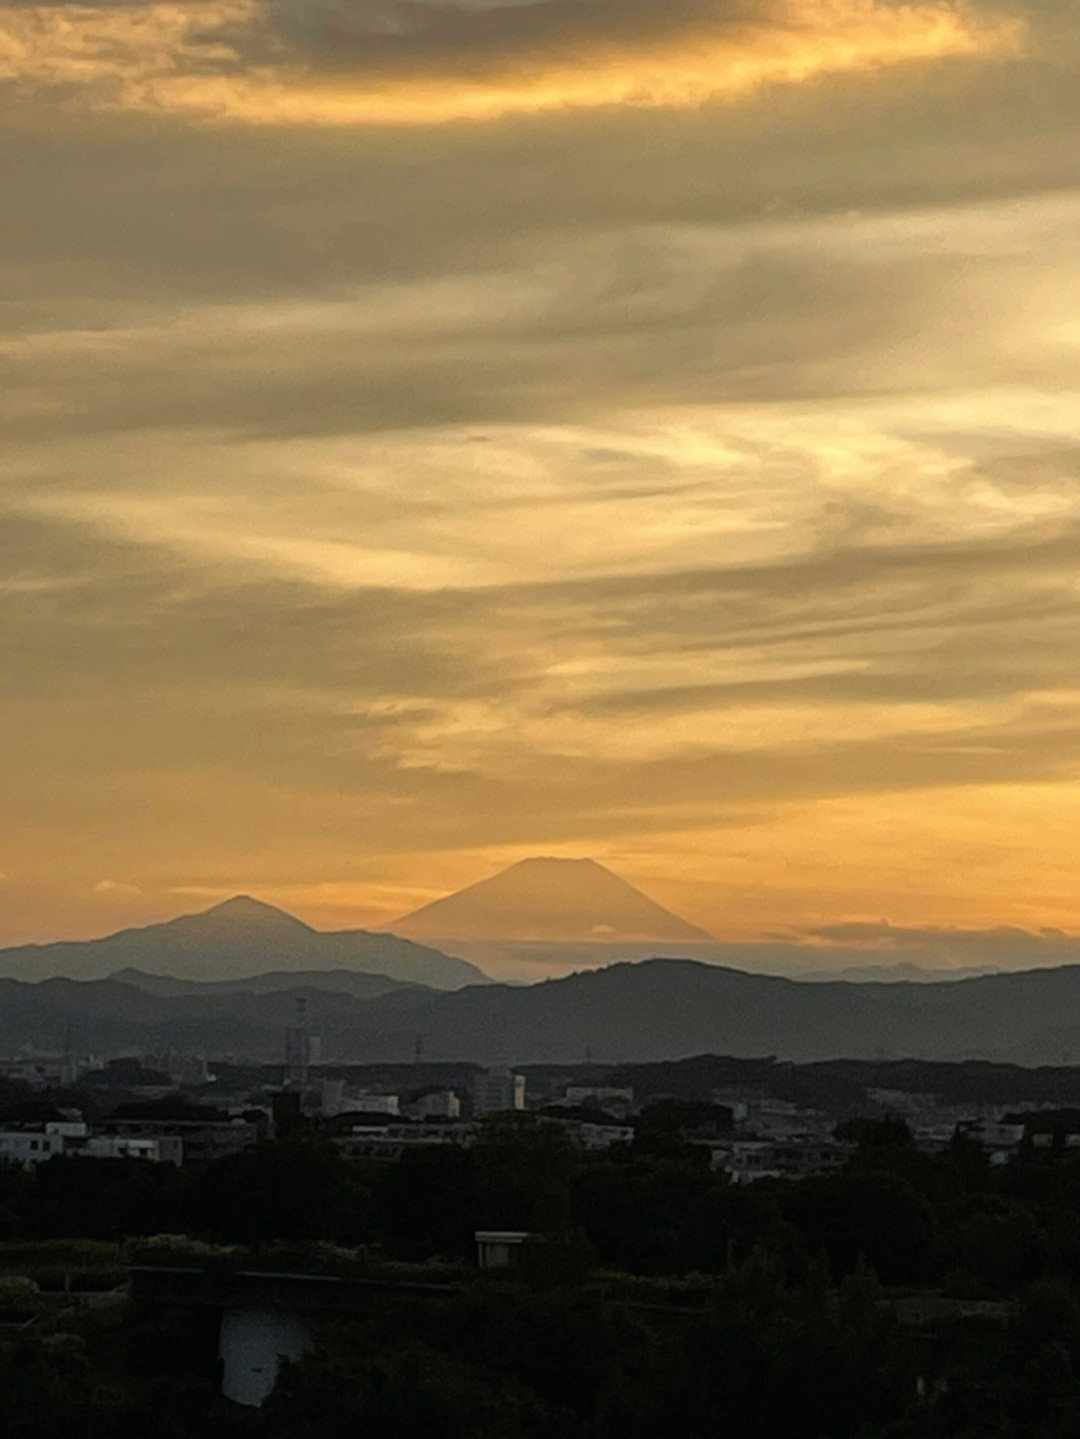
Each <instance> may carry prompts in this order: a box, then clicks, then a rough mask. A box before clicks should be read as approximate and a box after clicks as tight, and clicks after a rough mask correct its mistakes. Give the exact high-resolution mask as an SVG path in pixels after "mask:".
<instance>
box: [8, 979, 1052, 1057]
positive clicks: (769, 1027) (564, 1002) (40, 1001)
mask: <svg viewBox="0 0 1080 1439" xmlns="http://www.w3.org/2000/svg"><path fill="white" fill-rule="evenodd" d="M309 979H311V980H315V983H314V984H312V983H308V982H307V981H308V980H309ZM278 985H280V986H281V987H280V988H267V986H278ZM168 988H169V989H170V992H167V993H162V992H161V984H160V983H159V982H157V981H154V983H153V984H152V985H150V986H148V985H147V983H146V976H144V975H135V976H131V975H129V976H128V977H127V979H126V980H121V979H119V978H117V977H114V978H111V979H105V980H94V981H84V982H76V981H72V980H65V979H52V980H47V981H44V982H42V983H39V984H24V983H20V982H18V981H15V980H10V979H7V980H0V1052H9V1053H10V1052H12V1051H13V1050H14V1049H16V1048H17V1047H19V1046H21V1045H22V1044H24V1043H26V1042H30V1043H32V1044H34V1045H35V1046H37V1047H39V1048H44V1049H53V1050H55V1049H57V1048H58V1046H59V1044H60V1043H61V1039H62V1036H63V1034H64V1032H65V1029H66V1027H67V1025H68V1024H69V1023H70V1024H71V1025H73V1027H74V1031H75V1042H76V1048H77V1049H78V1050H79V1051H80V1052H87V1051H92V1052H97V1053H110V1052H111V1053H117V1052H123V1051H127V1052H130V1051H140V1050H141V1051H144V1052H150V1053H153V1052H159V1051H161V1050H163V1049H179V1050H188V1051H192V1050H193V1051H196V1052H203V1053H207V1054H209V1055H211V1056H214V1055H217V1056H221V1055H224V1054H236V1055H247V1056H250V1057H252V1058H262V1059H266V1060H280V1059H281V1057H282V1054H283V1050H284V1029H285V1026H286V1025H288V1024H290V1023H291V1022H292V1021H293V1016H294V1014H295V1006H296V999H297V998H298V997H299V996H300V995H302V996H303V997H304V999H305V1001H306V1004H307V1014H308V1020H309V1024H310V1027H311V1031H312V1032H313V1033H315V1034H319V1035H320V1036H321V1038H322V1040H323V1052H324V1056H325V1057H326V1058H327V1059H337V1060H342V1061H350V1060H351V1061H381V1062H400V1061H404V1060H408V1059H410V1058H411V1057H412V1056H413V1054H414V1053H415V1051H416V1048H417V1046H418V1045H419V1047H420V1049H421V1051H422V1053H423V1056H424V1058H425V1060H430V1061H434V1060H471V1061H474V1062H477V1063H481V1064H500V1063H528V1062H534V1063H540V1062H550V1063H572V1062H579V1061H581V1060H582V1059H583V1058H584V1057H585V1056H586V1055H589V1056H591V1057H592V1058H593V1059H595V1060H598V1061H607V1062H612V1063H614V1062H620V1061H625V1062H630V1061H638V1062H644V1061H649V1060H657V1059H677V1058H684V1057H688V1056H692V1055H696V1054H706V1053H712V1054H726V1055H732V1056H742V1057H748V1058H749V1057H763V1056H768V1055H774V1056H776V1057H777V1058H779V1059H789V1060H797V1061H812V1060H822V1059H831V1058H841V1057H842V1058H849V1059H890V1058H916V1059H937V1060H958V1059H971V1058H982V1059H987V1060H994V1061H997V1062H1013V1063H1020V1064H1029V1065H1032V1064H1061V1063H1064V1062H1077V1061H1080V966H1078V965H1067V966H1062V967H1059V968H1055V969H1042V970H1028V971H1025V972H1023V973H1013V974H994V975H988V976H984V977H981V978H975V979H962V980H951V981H948V982H945V983H893V984H867V983H863V984H856V983H848V982H836V981H831V982H821V981H818V982H809V981H796V980H789V979H781V978H777V977H774V976H769V975H760V974H747V973H744V972H742V971H739V970H733V969H725V968H722V967H720V966H717V965H708V964H700V963H696V962H694V961H690V960H681V959H655V960H649V961H644V962H642V963H638V964H615V965H611V966H609V967H607V968H605V969H599V970H593V971H590V972H585V973H579V974H573V975H570V976H568V977H566V978H563V979H557V980H548V981H545V982H543V983H541V984H535V985H530V986H512V985H504V984H482V985H471V986H468V987H466V988H463V989H459V990H456V991H450V992H445V991H444V992H438V991H435V990H432V989H424V988H420V987H417V986H405V985H401V984H393V983H392V982H388V987H387V988H386V989H384V991H383V992H382V993H379V994H373V995H371V996H370V997H366V996H365V994H364V993H363V989H364V986H363V985H358V983H357V977H356V976H355V975H351V974H349V975H341V974H334V973H322V974H319V975H317V976H315V975H310V976H304V975H302V974H288V973H286V974H278V975H273V976H262V977H256V978H254V979H253V980H251V981H250V982H248V983H246V984H244V985H235V984H232V983H228V984H225V985H195V986H192V985H191V984H183V983H181V982H178V984H177V985H176V986H175V987H173V986H168Z"/></svg>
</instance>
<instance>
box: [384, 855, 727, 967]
mask: <svg viewBox="0 0 1080 1439" xmlns="http://www.w3.org/2000/svg"><path fill="white" fill-rule="evenodd" d="M388 928H389V929H392V930H393V931H394V933H395V934H401V935H407V936H408V937H409V938H410V939H419V940H427V941H431V942H434V943H453V941H455V940H473V941H483V942H489V941H493V940H494V941H499V940H507V941H514V942H541V943H550V944H576V943H581V942H588V941H595V942H597V943H605V944H612V943H622V942H627V943H635V944H640V943H646V944H653V945H657V946H662V945H665V944H672V943H674V944H679V943H699V944H700V943H705V944H708V943H711V942H714V941H713V936H712V935H710V934H707V933H706V932H705V930H703V929H698V928H697V927H696V926H695V925H693V924H689V923H688V922H687V921H686V920H685V919H680V918H679V916H678V915H676V914H672V913H671V911H670V910H668V909H665V908H664V907H663V905H659V904H657V903H656V902H655V900H651V899H649V898H648V896H647V895H644V894H642V893H641V891H640V890H638V889H635V888H634V886H633V885H631V884H627V882H626V881H625V880H624V879H620V878H619V877H618V875H615V874H612V872H611V871H610V870H609V869H605V868H604V866H603V865H602V864H597V863H596V861H595V860H591V859H550V858H543V857H538V858H535V859H523V860H520V861H519V862H518V863H517V864H513V865H511V866H510V867H509V869H504V870H502V871H501V872H500V873H499V874H496V875H493V876H492V877H491V878H490V879H483V880H481V881H480V882H479V883H478V884H471V885H469V886H468V888H467V889H462V890H458V891H457V893H456V894H451V895H447V896H446V897H445V898H443V899H437V900H434V901H433V902H432V903H431V904H425V905H424V906H423V907H422V908H420V909H417V910H413V912H412V913H411V914H406V915H403V916H402V917H401V918H400V919H397V920H395V921H394V922H393V924H391V925H389V926H388Z"/></svg>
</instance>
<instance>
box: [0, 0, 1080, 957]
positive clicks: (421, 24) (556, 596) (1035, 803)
mask: <svg viewBox="0 0 1080 1439" xmlns="http://www.w3.org/2000/svg"><path fill="white" fill-rule="evenodd" d="M1078 96H1080V9H1078V7H1077V5H1076V3H1075V0H1043V3H1037V0H974V3H950V0H926V3H923V0H912V3H909V4H898V3H892V0H808V3H802V0H170V3H160V4H158V3H143V0H89V3H80V4H68V3H51V4H29V3H22V0H3V3H2V4H0V183H2V188H0V205H2V208H0V386H2V387H0V754H2V757H3V758H2V781H0V944H14V943H18V942H23V941H27V940H47V939H54V938H60V937H75V936H90V935H96V934H103V933H106V932H108V931H110V930H115V929H118V928H120V927H122V926H124V925H127V924H134V923H145V922H147V921H149V920H152V919H157V918H163V917H166V916H169V915H172V914H176V913H179V912H182V911H184V910H190V909H194V908H199V907H205V905H207V904H210V903H213V902H214V901H215V900H217V899H220V898H223V897H225V896H227V895H230V894H233V893H235V892H237V891H238V890H243V891H246V892H250V893H252V894H255V895H257V896H259V897H260V898H262V899H265V900H267V901H269V902H271V903H275V904H279V905H281V906H283V907H284V908H287V909H289V910H290V911H292V912H293V913H295V914H297V915H299V916H300V917H302V918H304V919H306V920H308V921H309V922H311V923H314V924H316V925H319V926H320V927H345V926H352V925H358V926H362V925H368V926H374V925H381V924H385V923H387V922H388V921H389V920H391V919H392V918H393V917H394V916H395V915H397V914H400V913H402V912H404V911H407V910H410V909H413V908H415V907H416V906H418V905H420V904H423V903H425V902H426V901H428V900H431V899H433V898H435V897H436V896H438V895H440V894H442V893H444V892H446V891H448V890H451V889H455V888H457V887H459V886H461V885H464V884H468V883H472V882H474V881H477V880H480V879H483V878H485V877H486V876H488V875H490V874H492V873H494V872H495V871H496V870H498V869H499V868H501V867H502V866H504V865H505V864H508V863H510V862H511V861H513V860H516V859H519V858H522V857H524V856H527V855H534V854H548V855H562V856H588V857H591V858H594V859H597V860H600V861H601V862H603V863H605V864H607V865H609V866H610V867H611V868H612V869H613V870H615V871H616V872H617V873H619V874H620V875H622V876H623V877H624V878H626V879H628V880H630V881H631V882H633V883H635V884H638V885H640V887H641V888H642V889H644V890H645V891H646V892H647V893H648V894H650V895H651V896H652V897H653V898H655V899H657V900H658V901H660V902H661V903H663V904H666V905H668V906H670V907H671V908H672V909H674V910H676V911H677V912H678V913H679V914H681V915H684V916H685V917H686V918H687V919H689V920H691V921H692V922H693V923H695V924H697V925H700V926H702V927H704V928H706V929H708V930H709V931H711V932H712V933H715V934H717V935H718V936H720V937H721V938H724V939H733V940H746V939H754V938H763V937H767V936H777V935H783V936H794V937H799V936H804V935H805V936H808V937H811V938H815V939H820V937H821V936H822V935H829V934H835V933H848V934H858V933H860V932H865V933H866V934H867V935H870V936H879V937H880V935H881V933H887V931H885V930H883V929H882V923H881V922H887V924H888V925H891V926H896V927H898V928H901V927H906V928H907V929H908V930H910V931H913V932H916V933H919V932H922V931H923V930H926V929H929V930H935V929H938V928H945V929H949V928H952V927H959V928H962V929H965V930H973V929H974V930H980V929H992V928H995V927H998V926H1002V925H1012V926H1019V927H1021V928H1024V929H1031V930H1039V929H1042V928H1051V927H1057V928H1060V929H1064V930H1068V931H1075V932H1080V882H1078V881H1080V99H1078ZM853 925H854V926H864V930H863V931H860V930H858V929H850V928H848V927H849V926H853Z"/></svg>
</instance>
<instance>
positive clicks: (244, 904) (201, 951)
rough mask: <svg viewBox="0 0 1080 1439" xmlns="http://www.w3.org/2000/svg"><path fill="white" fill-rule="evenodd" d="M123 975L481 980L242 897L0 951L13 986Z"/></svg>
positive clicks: (444, 985) (422, 950)
mask: <svg viewBox="0 0 1080 1439" xmlns="http://www.w3.org/2000/svg"><path fill="white" fill-rule="evenodd" d="M125 970H126V971H135V972H136V973H137V974H140V975H143V976H169V977H170V978H173V979H179V980H221V979H237V978H249V977H252V976H255V975H265V974H266V972H267V971H271V972H278V973H279V974H280V972H282V971H285V972H286V973H285V975H284V976H283V979H287V978H288V974H289V973H291V972H292V971H296V972H297V982H298V983H304V982H306V976H307V974H308V972H310V971H312V970H320V971H341V970H352V971H360V972H362V973H364V974H369V975H370V974H374V975H384V976H387V977H388V978H389V979H391V980H398V981H401V982H403V983H406V984H423V985H431V986H433V987H434V988H436V989H454V988H456V987H457V986H459V985H462V984H477V983H483V981H484V980H485V978H486V976H485V975H484V973H483V971H482V970H480V969H478V968H477V967H476V966H475V965H474V964H469V963H468V962H467V961H466V960H463V959H455V958H453V957H452V956H450V955H448V954H442V953H441V952H440V951H439V950H437V949H431V948H429V947H428V946H425V945H420V944H416V943H414V942H413V941H412V940H408V939H401V938H399V937H398V936H397V935H393V934H383V933H380V934H373V933H371V932H369V931H367V930H363V929H354V930H349V929H346V930H331V931H324V930H317V929H312V928H311V926H310V925H307V924H304V923H303V921H302V920H299V919H296V918H294V917H293V916H292V915H291V914H286V913H285V911H284V910H282V909H276V908H275V907H274V906H273V905H271V904H263V903H262V902H261V901H260V900H257V899H252V898H251V897H250V895H246V894H242V895H237V896H236V897H235V898H233V899H227V900H225V901H224V902H223V903H222V904H216V905H214V906H213V907H212V908H211V909H207V910H203V911H202V912H201V913H198V914H185V915H181V916H180V917H179V918H177V919H170V920H166V921H165V922H164V923H163V924H151V925H147V926H146V927H145V928H142V929H125V930H121V931H120V932H119V933H117V934H110V935H107V936H106V937H105V938H104V939H89V940H69V941H64V942H61V943H58V944H42V945H37V944H31V945H21V946H19V947H17V948H13V949H3V950H0V974H6V975H10V976H12V977H15V978H20V979H31V980H32V979H43V978H48V977H51V976H55V975H68V976H70V977H72V978H77V979H91V978H94V979H96V978H104V977H105V976H107V975H112V974H116V973H117V971H125ZM127 977H128V978H130V977H131V976H130V974H129V975H128V976H127ZM277 987H278V988H282V987H285V985H284V984H280V985H278V986H277Z"/></svg>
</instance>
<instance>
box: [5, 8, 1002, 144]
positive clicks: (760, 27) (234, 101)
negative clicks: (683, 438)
mask: <svg viewBox="0 0 1080 1439" xmlns="http://www.w3.org/2000/svg"><path fill="white" fill-rule="evenodd" d="M266 20H267V17H266V15H265V13H264V11H263V9H262V7H261V6H259V5H258V4H257V3H256V0H208V3H202V4H196V3H191V0H187V3H177V4H150V5H146V6H123V7H108V6H106V7H101V6H82V5H68V6H37V5H15V6H13V7H11V8H9V9H8V10H6V11H5V12H4V13H3V15H2V16H0V79H7V80H8V81H14V82H16V84H18V85H20V86H22V87H24V88H29V89H30V90H33V89H35V88H40V87H62V88H64V89H67V90H69V91H73V92H74V93H75V94H76V95H78V96H81V97H82V98H83V99H84V100H85V101H86V102H88V103H89V104H90V105H91V106H93V107H95V108H99V109H106V110H109V109H112V110H136V111H148V112H156V113H163V114H173V115H180V116H185V117H189V118H191V119H193V120H199V121H239V122H246V123H250V124H286V125H306V124H310V125H327V126H335V125H340V126H362V125H400V124H438V123H444V122H449V121H461V120H471V121H483V120H491V119H496V118H499V117H503V116H509V115H528V114H538V113H543V112H549V111H557V110H563V109H578V108H580V109H597V108H604V107H618V106H625V107H638V108H648V107H654V108H657V107H673V108H693V107H697V106H700V105H703V104H706V103H709V102H717V101H719V102H725V101H726V102H732V101H739V100H742V99H745V98H747V97H749V96H751V95H752V94H754V93H755V92H756V91H758V90H760V89H761V88H763V87H765V86H770V85H799V84H805V83H808V82H811V81H813V80H816V79H818V78H820V77H823V76H827V75H835V74H843V73H852V72H865V71H871V70H875V69H878V68H882V67H888V66H895V65H901V64H906V63H910V62H916V61H917V62H929V61H936V60H941V59H947V58H956V57H972V56H984V57H1003V56H1010V55H1015V54H1017V53H1018V52H1019V50H1020V47H1021V43H1022V34H1023V31H1022V25H1021V22H1019V21H1018V20H1013V19H1006V18H1000V17H999V18H994V19H990V18H986V17H981V16H980V15H978V14H977V13H976V12H975V11H974V10H972V9H971V8H969V7H968V6H967V5H964V4H962V3H961V4H947V3H931V4H906V5H892V4H887V3H881V0H818V3H814V4H811V5H800V4H798V3H795V0H787V3H780V4H776V5H774V6H772V7H770V8H769V9H767V10H765V11H763V12H762V13H761V15H760V16H758V17H757V18H755V19H753V20H751V21H742V22H740V23H739V24H738V25H737V26H735V27H731V26H723V25H718V26H717V27H715V28H714V29H700V28H699V29H697V30H695V31H691V32H688V31H685V30H683V31H680V32H679V33H677V34H672V35H670V36H668V37H666V38H656V37H652V38H650V39H648V40H647V41H642V40H641V39H640V38H639V39H637V40H636V42H635V41H633V40H630V41H622V42H620V41H619V40H618V39H617V38H615V37H611V36H606V37H599V38H597V37H594V38H593V40H592V41H591V42H590V44H589V45H588V46H586V47H584V48H583V49H582V48H576V49H575V50H574V51H573V53H572V55H567V56H565V57H561V56H560V55H559V54H558V52H557V51H552V50H550V49H548V50H545V52H544V53H543V54H542V55H539V54H537V55H532V56H531V57H530V56H525V57H522V56H517V55H514V54H512V53H508V54H507V55H506V56H505V57H503V58H502V59H501V60H500V61H498V62H496V63H495V64H494V65H492V66H486V65H485V66H478V67H477V68H476V69H475V70H474V71H473V72H472V73H468V72H469V69H470V67H469V66H467V65H466V66H461V65H458V66H457V67H456V68H455V71H454V73H445V74H441V73H439V70H438V68H437V67H436V68H435V69H433V68H432V62H431V57H425V56H424V54H423V51H422V49H421V50H419V51H418V52H417V54H415V55H414V56H413V61H414V65H415V70H414V73H411V74H410V73H408V71H407V70H406V71H405V73H399V72H395V73H394V74H393V75H388V74H386V73H383V72H381V71H379V70H374V71H369V70H367V69H365V68H364V65H363V63H362V61H361V62H360V63H358V65H357V66H356V68H354V69H351V70H348V71H335V72H334V73H322V72H319V71H318V70H317V69H316V68H315V67H313V66H312V65H310V64H306V63H304V57H303V56H302V55H299V54H297V53H295V52H292V51H290V50H289V48H288V47H287V46H286V44H285V42H284V41H283V40H281V38H280V37H275V36H274V35H273V34H272V32H269V31H268V30H267V26H266ZM256 37H257V40H258V43H256ZM268 37H269V38H268ZM246 38H247V39H250V40H251V52H252V54H254V53H255V52H256V51H257V52H258V56H259V58H258V61H257V62H254V61H250V60H249V59H248V58H246V53H245V52H246V48H247V46H246ZM461 72H465V73H461Z"/></svg>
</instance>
